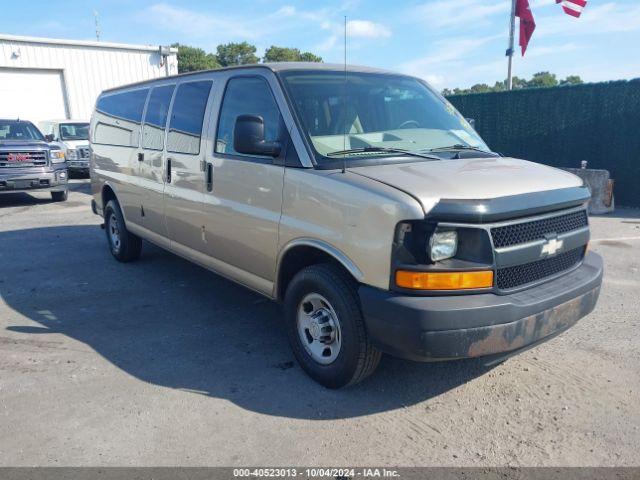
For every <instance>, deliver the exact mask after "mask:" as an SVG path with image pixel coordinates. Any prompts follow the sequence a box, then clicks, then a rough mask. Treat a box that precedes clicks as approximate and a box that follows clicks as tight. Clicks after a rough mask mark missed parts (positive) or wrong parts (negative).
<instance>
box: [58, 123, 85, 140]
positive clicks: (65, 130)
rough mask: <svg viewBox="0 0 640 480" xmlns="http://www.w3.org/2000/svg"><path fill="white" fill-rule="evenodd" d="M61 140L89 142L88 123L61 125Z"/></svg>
mask: <svg viewBox="0 0 640 480" xmlns="http://www.w3.org/2000/svg"><path fill="white" fill-rule="evenodd" d="M60 139H61V140H89V124H88V123H61V124H60Z"/></svg>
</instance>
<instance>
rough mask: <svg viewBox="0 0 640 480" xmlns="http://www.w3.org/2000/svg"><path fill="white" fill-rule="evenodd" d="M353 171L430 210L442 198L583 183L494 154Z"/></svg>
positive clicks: (489, 195) (505, 194) (488, 195)
mask: <svg viewBox="0 0 640 480" xmlns="http://www.w3.org/2000/svg"><path fill="white" fill-rule="evenodd" d="M349 171H350V172H353V173H356V174H358V175H362V176H364V177H367V178H370V179H373V180H377V181H379V182H382V183H384V184H386V185H390V186H392V187H395V188H397V189H399V190H402V191H403V192H405V193H407V194H409V195H411V196H412V197H414V198H416V199H417V200H418V201H419V202H420V203H421V204H422V208H423V209H424V211H425V213H428V212H429V211H430V210H431V209H432V208H433V207H434V205H435V204H437V203H438V202H439V201H440V200H444V199H446V200H485V199H494V198H499V197H509V196H512V195H522V194H527V193H534V192H543V191H547V190H557V189H562V188H572V187H580V186H582V184H583V183H582V180H581V179H580V178H578V177H577V176H575V175H573V174H571V173H568V172H565V171H563V170H559V169H557V168H553V167H549V166H546V165H542V164H539V163H534V162H529V161H526V160H518V159H515V158H505V157H492V158H470V159H459V160H433V161H425V162H413V163H401V164H387V165H371V166H364V167H353V168H350V169H349Z"/></svg>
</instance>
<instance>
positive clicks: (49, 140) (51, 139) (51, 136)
mask: <svg viewBox="0 0 640 480" xmlns="http://www.w3.org/2000/svg"><path fill="white" fill-rule="evenodd" d="M44 139H45V140H46V141H47V142H48V143H51V142H53V134H52V133H49V134H48V135H45V136H44Z"/></svg>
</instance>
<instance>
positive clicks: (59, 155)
mask: <svg viewBox="0 0 640 480" xmlns="http://www.w3.org/2000/svg"><path fill="white" fill-rule="evenodd" d="M49 158H50V159H51V163H64V161H65V157H64V152H63V151H62V150H49Z"/></svg>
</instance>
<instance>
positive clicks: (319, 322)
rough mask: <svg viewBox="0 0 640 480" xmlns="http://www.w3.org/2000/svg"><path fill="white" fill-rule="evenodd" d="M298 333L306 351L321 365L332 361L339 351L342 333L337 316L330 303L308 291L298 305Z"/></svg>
mask: <svg viewBox="0 0 640 480" xmlns="http://www.w3.org/2000/svg"><path fill="white" fill-rule="evenodd" d="M298 335H299V336H300V341H301V342H302V345H303V346H304V348H305V350H306V351H307V353H308V354H309V355H310V356H311V358H313V359H314V360H315V361H316V362H318V363H320V364H322V365H328V364H330V363H332V362H333V361H334V360H335V359H336V358H337V357H338V354H339V353H340V346H341V344H342V335H341V331H340V322H339V321H338V316H337V315H336V313H335V311H334V310H333V307H332V306H331V304H330V303H329V302H328V301H327V300H326V299H325V298H324V297H323V296H322V295H319V294H317V293H310V294H309V295H307V296H306V297H304V298H303V299H302V301H301V302H300V305H299V306H298Z"/></svg>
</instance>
